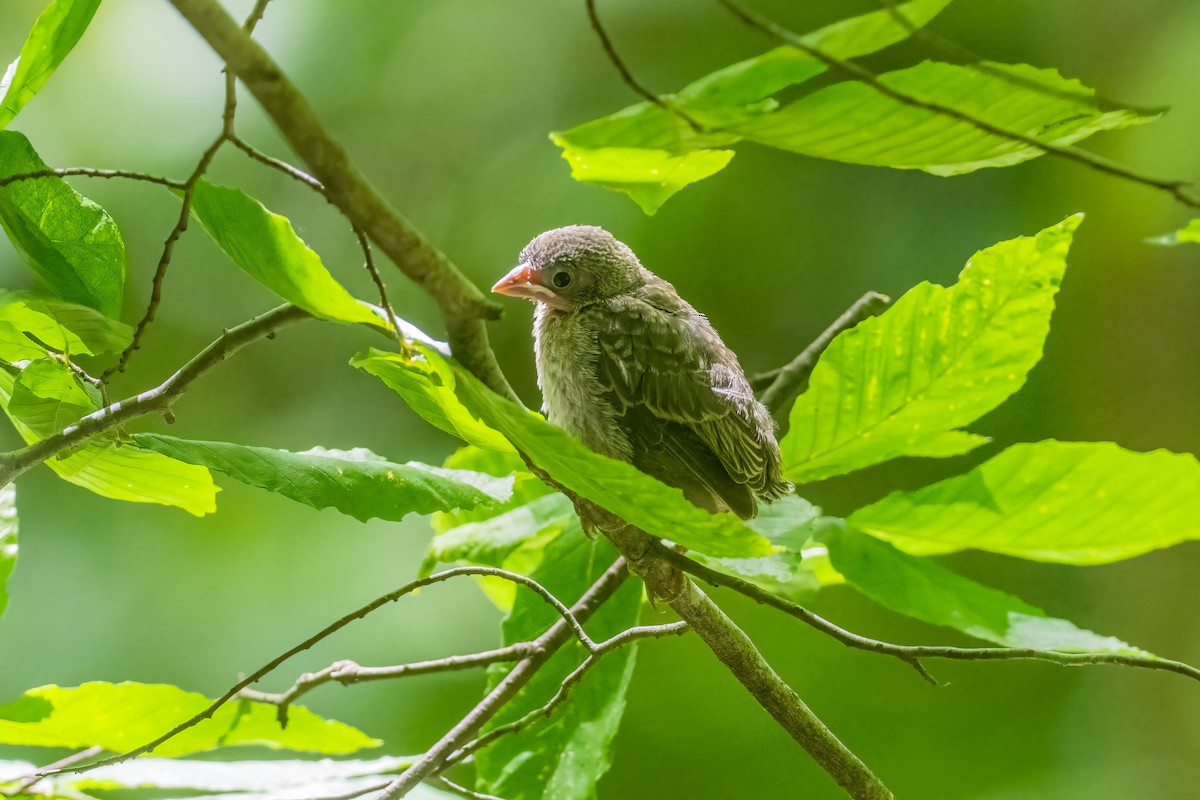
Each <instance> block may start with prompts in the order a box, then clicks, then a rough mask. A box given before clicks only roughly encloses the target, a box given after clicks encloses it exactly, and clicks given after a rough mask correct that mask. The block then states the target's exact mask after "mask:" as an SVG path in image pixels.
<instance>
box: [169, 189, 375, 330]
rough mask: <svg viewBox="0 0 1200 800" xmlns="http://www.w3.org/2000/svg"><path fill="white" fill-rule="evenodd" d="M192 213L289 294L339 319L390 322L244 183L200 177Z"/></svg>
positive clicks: (254, 271) (253, 271)
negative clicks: (350, 288)
mask: <svg viewBox="0 0 1200 800" xmlns="http://www.w3.org/2000/svg"><path fill="white" fill-rule="evenodd" d="M192 213H194V214H195V215H196V218H197V219H199V220H200V224H201V225H203V226H204V229H205V230H206V231H208V234H209V235H210V236H212V237H213V239H214V240H215V241H216V242H217V244H218V245H220V247H221V249H222V250H224V251H225V253H226V254H227V255H228V256H229V257H230V258H231V259H233V261H234V263H235V264H237V265H238V266H239V267H241V268H242V269H243V270H245V271H246V272H247V273H249V274H250V275H251V276H252V277H254V278H255V279H256V280H257V281H259V282H260V283H262V284H263V285H264V286H266V287H267V288H268V289H270V290H271V291H273V292H275V293H276V294H278V295H279V296H280V297H282V298H284V299H285V300H287V301H289V302H291V303H295V304H296V305H298V306H300V307H301V308H303V309H304V310H306V311H309V312H311V313H313V314H314V315H316V316H318V317H324V318H325V319H330V320H335V321H337V322H364V323H367V324H369V325H376V326H382V325H384V324H385V323H384V322H383V321H382V320H381V319H380V317H379V315H378V314H377V313H376V312H375V311H374V310H373V309H372V308H371V307H370V306H369V305H367V304H366V303H363V302H361V301H359V300H356V299H355V298H354V297H353V296H352V295H351V294H350V293H349V292H347V291H346V290H345V288H343V287H342V285H341V284H340V283H338V282H337V281H336V280H334V278H333V276H332V275H330V274H329V270H327V269H325V265H324V264H322V263H321V257H320V256H318V255H317V254H316V253H315V252H313V250H311V249H310V248H309V247H308V245H306V244H305V243H304V242H303V240H301V239H300V237H299V236H297V235H296V231H295V229H294V228H293V227H292V223H291V222H289V221H288V219H287V217H282V216H280V215H278V214H273V213H271V212H270V211H268V210H267V209H266V208H265V207H264V206H263V205H262V203H260V202H258V201H257V200H255V199H254V198H253V197H250V196H249V195H248V194H246V193H245V192H243V191H242V190H241V189H231V188H229V187H227V186H217V185H215V184H212V183H209V182H208V181H205V180H201V181H200V182H199V183H197V184H196V191H195V193H194V194H193V196H192Z"/></svg>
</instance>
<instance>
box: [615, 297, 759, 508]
mask: <svg viewBox="0 0 1200 800" xmlns="http://www.w3.org/2000/svg"><path fill="white" fill-rule="evenodd" d="M672 294H673V293H672ZM652 299H653V298H652ZM673 299H674V303H671V302H669V301H667V302H658V303H655V302H647V301H646V300H645V299H643V298H626V299H623V300H621V301H619V302H617V303H616V304H614V305H610V306H609V307H608V308H606V309H604V311H603V313H600V314H597V324H596V330H597V343H598V351H599V356H598V359H597V373H598V378H599V380H600V383H601V385H602V386H603V387H604V388H605V389H606V390H607V394H608V395H609V399H610V400H611V402H612V403H613V406H614V408H615V409H616V410H617V412H618V414H620V415H621V416H622V417H623V424H624V426H625V427H626V428H627V430H626V433H627V434H628V435H629V436H630V440H631V443H632V444H633V445H634V448H635V454H634V456H635V464H637V465H638V466H639V467H641V468H642V469H643V470H644V471H646V472H649V473H650V474H654V475H656V477H659V478H660V479H661V480H664V481H666V482H667V483H671V484H673V485H676V486H679V488H682V489H684V492H685V494H686V493H688V488H689V487H688V486H687V485H682V484H687V483H688V482H689V481H693V482H694V481H699V482H701V483H702V484H703V485H704V487H706V488H707V489H708V490H709V491H710V492H712V493H713V494H715V495H716V496H718V497H719V498H721V500H722V501H724V503H725V505H726V506H728V507H729V508H730V509H731V510H733V511H735V512H736V513H738V514H739V515H740V516H743V517H749V516H753V514H754V510H755V503H754V494H755V493H756V492H759V491H761V490H762V489H763V487H764V486H765V485H766V482H767V473H768V465H767V453H766V452H765V448H764V444H763V441H762V439H761V438H760V436H761V434H760V428H759V425H760V424H761V421H759V420H757V419H756V418H755V416H754V414H755V411H756V406H755V400H754V395H753V392H752V391H751V389H750V386H749V385H748V384H747V382H746V380H745V377H744V376H743V375H742V373H741V370H740V368H738V367H737V365H736V361H732V364H731V363H729V362H730V361H731V360H732V359H733V355H732V353H730V352H729V351H728V350H727V349H726V348H725V346H724V345H723V344H722V343H721V341H720V339H719V338H718V337H717V335H716V333H715V332H714V331H713V330H712V328H711V326H709V325H708V322H707V321H706V320H705V319H704V318H703V317H702V316H700V315H699V314H697V313H696V312H695V311H693V310H692V309H691V307H690V306H687V305H686V304H685V303H683V301H681V300H678V299H677V297H676V298H673ZM639 445H640V447H639ZM639 451H640V452H639ZM639 461H641V462H643V463H638V462H639ZM672 468H674V473H675V474H672ZM656 471H657V472H656ZM657 473H662V474H657ZM689 496H691V495H689ZM693 501H695V498H693ZM700 505H704V504H703V503H700Z"/></svg>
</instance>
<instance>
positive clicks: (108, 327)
mask: <svg viewBox="0 0 1200 800" xmlns="http://www.w3.org/2000/svg"><path fill="white" fill-rule="evenodd" d="M26 334H30V335H32V336H33V337H34V338H33V339H31V338H30V336H27V335H26ZM34 339H37V341H39V342H41V343H42V344H43V345H45V346H46V347H50V348H53V349H54V350H57V351H59V352H61V353H64V354H65V355H67V356H68V357H74V356H80V355H84V356H86V355H96V354H99V353H113V352H118V351H120V350H123V349H125V346H126V345H128V344H129V342H130V341H131V340H132V339H133V329H132V328H130V327H129V326H128V325H126V324H124V323H122V322H117V321H116V320H112V319H109V318H108V317H106V316H104V315H103V314H101V313H99V312H98V311H96V310H95V309H92V308H88V307H87V306H81V305H78V304H76V303H69V302H67V301H66V300H60V299H58V298H57V297H50V296H47V295H38V294H34V293H32V292H7V291H3V290H0V360H3V361H8V362H13V361H22V360H32V359H35V358H44V357H45V356H46V347H43V346H41V345H38V344H36V343H35V342H34Z"/></svg>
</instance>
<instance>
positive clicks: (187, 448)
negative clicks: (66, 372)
mask: <svg viewBox="0 0 1200 800" xmlns="http://www.w3.org/2000/svg"><path fill="white" fill-rule="evenodd" d="M133 438H134V441H136V442H137V443H138V444H140V445H142V446H143V447H145V448H147V449H149V450H153V451H155V452H157V453H162V454H163V455H165V456H170V457H171V458H175V459H178V460H180V461H185V462H187V463H189V464H198V465H200V466H204V467H208V468H209V469H215V470H217V471H218V472H222V473H224V474H226V475H228V476H229V477H231V478H234V479H236V480H239V481H241V482H242V483H246V484H249V485H251V486H257V487H258V488H260V489H266V490H267V491H271V492H276V493H278V494H281V495H283V496H284V497H287V498H289V499H291V500H295V501H296V502H298V503H304V504H305V505H307V506H312V507H313V508H329V507H330V506H332V507H333V508H336V509H337V510H338V511H341V512H342V513H343V514H349V515H350V516H352V517H354V518H355V519H357V520H360V521H362V522H366V521H367V520H369V519H371V518H372V517H379V518H380V519H387V520H393V521H396V522H398V521H400V520H401V519H403V518H404V517H405V516H406V515H408V514H409V513H411V512H414V511H415V512H416V513H418V514H430V513H432V512H434V511H444V510H446V509H450V508H474V507H475V506H479V505H491V504H493V503H496V502H503V501H505V500H507V499H508V497H509V495H510V494H511V487H510V482H508V481H504V480H502V479H496V478H492V477H491V476H486V475H480V474H478V473H468V472H453V471H450V470H439V469H438V468H436V467H429V466H426V465H424V464H417V463H415V462H410V463H408V464H395V463H392V462H391V461H388V460H386V459H384V458H382V457H380V456H377V455H375V454H374V453H372V452H370V451H369V450H364V449H361V448H359V449H355V450H350V451H342V450H325V449H322V448H313V449H312V450H308V451H305V452H302V453H293V452H289V451H287V450H273V449H270V448H267V447H247V446H245V445H239V444H232V443H230V442H202V441H193V440H188V439H178V438H176V437H174V436H161V435H159V434H153V433H140V434H137V435H135V436H134V437H133Z"/></svg>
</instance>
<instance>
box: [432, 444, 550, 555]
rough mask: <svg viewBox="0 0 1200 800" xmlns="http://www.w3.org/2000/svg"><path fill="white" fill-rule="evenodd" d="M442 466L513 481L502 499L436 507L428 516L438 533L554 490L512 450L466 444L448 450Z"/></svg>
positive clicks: (509, 508) (532, 499)
mask: <svg viewBox="0 0 1200 800" xmlns="http://www.w3.org/2000/svg"><path fill="white" fill-rule="evenodd" d="M442 466H443V467H445V468H446V469H456V470H467V471H470V472H481V473H483V474H485V475H491V476H493V477H496V478H507V479H509V480H511V482H512V494H511V496H510V497H509V498H508V500H507V501H505V502H503V503H494V504H492V505H489V506H479V507H477V508H473V509H457V510H454V511H439V512H438V513H436V514H434V515H433V517H432V518H431V520H430V522H431V523H432V524H433V530H434V532H435V533H439V534H440V533H445V532H446V531H448V530H450V529H451V528H456V527H458V526H459V525H466V524H467V523H468V522H483V521H484V520H487V519H491V518H492V517H496V516H499V515H500V514H503V513H504V512H506V511H511V510H512V509H514V508H517V507H519V506H523V505H525V504H526V503H529V502H532V501H534V500H536V499H537V498H539V497H543V496H545V495H548V494H550V493H551V492H552V491H554V490H553V489H551V488H550V487H549V486H547V485H546V484H545V482H543V481H542V479H541V478H539V477H538V476H536V475H534V474H533V473H532V472H530V471H529V470H528V469H526V467H525V462H524V461H522V460H521V457H520V456H518V455H517V454H516V453H515V452H512V451H511V450H509V451H508V452H501V451H499V450H484V449H483V448H481V447H475V446H474V445H466V446H465V447H460V448H458V449H457V450H455V451H454V452H453V453H451V454H450V455H449V457H447V458H446V461H445V463H443V464H442Z"/></svg>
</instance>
